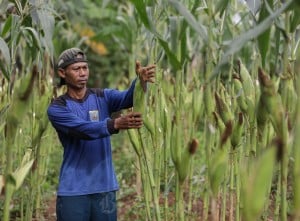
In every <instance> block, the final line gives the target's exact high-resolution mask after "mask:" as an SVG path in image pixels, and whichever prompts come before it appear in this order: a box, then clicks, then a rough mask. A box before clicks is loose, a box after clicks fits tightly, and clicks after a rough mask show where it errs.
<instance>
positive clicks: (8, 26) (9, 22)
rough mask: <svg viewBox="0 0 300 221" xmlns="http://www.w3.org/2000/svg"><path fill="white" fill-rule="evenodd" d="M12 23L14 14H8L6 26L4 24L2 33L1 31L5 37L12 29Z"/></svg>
mask: <svg viewBox="0 0 300 221" xmlns="http://www.w3.org/2000/svg"><path fill="white" fill-rule="evenodd" d="M11 25H12V15H10V16H8V18H7V19H6V22H5V24H4V26H3V29H2V33H1V35H2V36H3V37H4V36H5V35H6V33H7V32H8V31H9V30H10V29H11Z"/></svg>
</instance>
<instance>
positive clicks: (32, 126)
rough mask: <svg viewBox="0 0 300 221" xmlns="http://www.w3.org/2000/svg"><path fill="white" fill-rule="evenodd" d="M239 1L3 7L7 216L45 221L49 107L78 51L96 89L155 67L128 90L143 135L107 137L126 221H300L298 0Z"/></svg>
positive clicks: (55, 154)
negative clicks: (61, 67) (61, 57)
mask: <svg viewBox="0 0 300 221" xmlns="http://www.w3.org/2000/svg"><path fill="white" fill-rule="evenodd" d="M247 2H248V3H245V2H244V1H238V0H226V1H224V0H218V1H202V0H193V1H190V0H180V1H177V0H130V1H120V0H119V1H107V0H102V1H92V0H80V1H79V0H73V1H54V0H53V1H48V0H39V1H33V0H14V1H8V0H2V1H0V72H1V75H0V217H1V220H3V221H8V220H24V221H29V220H33V219H36V220H50V218H49V217H48V216H47V214H45V211H46V210H47V202H48V200H49V199H51V198H52V197H53V192H55V189H56V185H57V178H58V171H59V164H60V161H61V154H62V148H61V147H60V144H59V142H58V140H57V137H56V134H55V132H54V130H53V129H52V127H51V125H50V124H49V122H48V119H47V116H46V109H47V106H48V104H49V102H50V100H51V99H52V98H53V97H55V96H57V95H59V94H61V93H63V91H64V88H58V87H56V85H57V83H58V79H57V75H56V69H55V63H56V58H57V56H58V54H59V53H60V52H61V51H62V50H64V49H66V48H69V47H74V46H76V47H80V48H82V49H83V50H84V51H86V52H87V54H88V59H89V63H90V72H91V76H90V82H89V84H90V86H91V87H115V88H119V89H123V88H125V87H127V86H128V84H129V83H130V81H131V80H132V79H133V78H134V77H135V70H134V69H135V61H136V60H140V61H141V62H142V63H143V64H147V63H156V64H157V80H156V83H155V84H153V85H149V88H148V91H147V93H145V94H144V92H143V90H142V89H141V88H137V90H136V94H135V103H134V109H136V110H138V111H142V112H143V116H144V125H145V126H144V127H143V128H142V129H140V130H131V131H128V132H125V131H124V132H123V133H121V134H119V135H117V136H114V137H113V144H114V161H115V166H116V170H117V174H118V179H119V182H120V187H121V189H120V191H119V193H118V199H119V200H120V204H119V207H120V209H119V210H120V211H122V213H120V216H119V219H120V220H131V219H135V220H149V221H152V220H156V221H158V220H166V221H169V220H180V221H182V220H230V221H231V220H244V221H253V220H269V219H271V220H281V221H285V220H299V218H300V192H299V189H300V176H299V174H300V166H299V163H300V152H299V146H300V137H298V136H297V135H298V134H299V133H300V115H299V111H300V102H299V99H298V97H299V96H300V87H299V83H298V82H299V80H298V79H299V76H298V74H299V70H300V60H299V57H300V50H299V42H300V26H299V23H300V17H299V13H300V4H299V1H298V0H286V1H277V0H264V1H247ZM254 3H255V4H254ZM256 3H259V4H256ZM140 94H143V95H144V96H137V95H140ZM128 203H130V207H126V204H128ZM124 208H125V209H124Z"/></svg>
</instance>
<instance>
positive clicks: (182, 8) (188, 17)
mask: <svg viewBox="0 0 300 221" xmlns="http://www.w3.org/2000/svg"><path fill="white" fill-rule="evenodd" d="M169 3H170V4H171V5H172V6H173V7H174V8H175V9H176V10H177V11H178V12H179V14H181V15H182V16H183V17H184V19H185V20H186V21H187V23H188V24H189V25H190V26H191V27H192V28H193V29H194V30H195V31H196V32H197V33H198V34H199V35H200V37H201V38H202V39H203V40H204V41H205V42H207V41H208V36H207V30H206V28H205V26H203V25H201V24H199V22H198V21H197V20H196V19H195V17H194V16H193V15H192V14H191V12H190V11H189V10H188V9H187V8H186V7H185V6H184V5H183V4H182V3H180V2H179V1H175V0H169Z"/></svg>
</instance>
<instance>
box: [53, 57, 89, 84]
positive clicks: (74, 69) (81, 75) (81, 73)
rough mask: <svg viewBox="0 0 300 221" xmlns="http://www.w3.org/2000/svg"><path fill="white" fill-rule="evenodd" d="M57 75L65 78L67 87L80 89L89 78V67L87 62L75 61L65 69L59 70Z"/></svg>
mask: <svg viewBox="0 0 300 221" xmlns="http://www.w3.org/2000/svg"><path fill="white" fill-rule="evenodd" d="M59 75H60V76H61V77H62V78H64V79H65V82H66V84H67V85H68V87H72V88H73V89H82V88H85V87H86V84H87V81H88V78H89V67H88V63H87V62H77V63H74V64H71V65H69V66H68V67H66V68H65V69H60V70H59Z"/></svg>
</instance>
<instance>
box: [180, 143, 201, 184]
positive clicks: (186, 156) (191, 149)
mask: <svg viewBox="0 0 300 221" xmlns="http://www.w3.org/2000/svg"><path fill="white" fill-rule="evenodd" d="M198 145H199V141H198V140H197V139H195V138H194V139H192V140H191V141H190V142H189V143H188V146H187V148H184V150H183V152H182V155H181V160H180V166H179V167H178V175H179V181H180V183H181V184H182V183H183V182H184V180H185V178H186V177H187V175H188V173H189V168H190V163H191V158H192V156H193V155H194V154H195V152H196V150H197V148H198Z"/></svg>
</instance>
